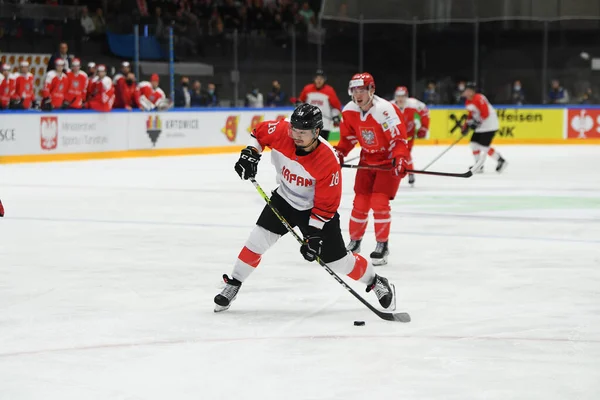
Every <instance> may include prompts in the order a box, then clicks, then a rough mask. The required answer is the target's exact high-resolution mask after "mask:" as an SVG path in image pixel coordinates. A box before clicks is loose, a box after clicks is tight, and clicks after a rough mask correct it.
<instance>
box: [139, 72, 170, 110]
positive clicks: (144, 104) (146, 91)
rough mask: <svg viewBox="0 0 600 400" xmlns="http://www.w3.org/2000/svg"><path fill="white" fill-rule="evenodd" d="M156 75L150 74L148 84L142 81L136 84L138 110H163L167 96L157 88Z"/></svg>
mask: <svg viewBox="0 0 600 400" xmlns="http://www.w3.org/2000/svg"><path fill="white" fill-rule="evenodd" d="M158 82H159V77H158V74H152V76H151V77H150V82H148V81H142V82H140V83H139V84H138V87H137V93H136V103H137V104H138V107H139V108H140V110H144V111H151V110H154V109H155V108H157V107H158V108H164V106H165V103H166V101H167V96H166V95H165V92H163V90H162V89H161V88H159V87H158Z"/></svg>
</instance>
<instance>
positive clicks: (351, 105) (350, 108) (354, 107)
mask: <svg viewBox="0 0 600 400" xmlns="http://www.w3.org/2000/svg"><path fill="white" fill-rule="evenodd" d="M346 111H349V112H357V113H360V107H359V106H358V105H357V104H356V103H355V102H353V101H352V100H350V101H349V102H348V103H347V104H346V105H345V106H344V108H343V109H342V112H343V113H344V112H346Z"/></svg>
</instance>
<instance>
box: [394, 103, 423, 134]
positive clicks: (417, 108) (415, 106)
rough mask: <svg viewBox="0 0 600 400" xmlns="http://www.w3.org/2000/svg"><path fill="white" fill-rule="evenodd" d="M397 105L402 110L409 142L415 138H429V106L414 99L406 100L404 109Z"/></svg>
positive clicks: (401, 113)
mask: <svg viewBox="0 0 600 400" xmlns="http://www.w3.org/2000/svg"><path fill="white" fill-rule="evenodd" d="M394 104H395V103H394ZM395 105H396V107H398V109H399V110H400V115H401V116H402V121H403V122H404V125H405V126H406V135H407V136H408V140H412V139H414V138H415V136H416V137H419V138H425V137H427V134H428V133H429V109H428V108H427V105H426V104H425V103H423V102H422V101H419V100H417V99H415V98H414V97H410V98H408V99H406V103H404V107H403V108H400V107H399V106H398V105H397V104H395Z"/></svg>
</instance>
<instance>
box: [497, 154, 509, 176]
mask: <svg viewBox="0 0 600 400" xmlns="http://www.w3.org/2000/svg"><path fill="white" fill-rule="evenodd" d="M507 165H508V163H507V162H506V160H505V159H504V158H502V157H500V159H499V160H498V164H497V165H496V172H497V173H500V172H502V171H504V168H506V166H507Z"/></svg>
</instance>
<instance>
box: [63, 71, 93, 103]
mask: <svg viewBox="0 0 600 400" xmlns="http://www.w3.org/2000/svg"><path fill="white" fill-rule="evenodd" d="M67 77H68V78H69V89H68V90H67V94H66V96H65V100H67V101H68V102H69V103H70V104H71V105H70V108H81V107H82V106H83V101H84V100H85V97H86V96H87V86H88V76H87V74H86V73H85V72H83V71H77V72H73V71H69V72H67Z"/></svg>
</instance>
